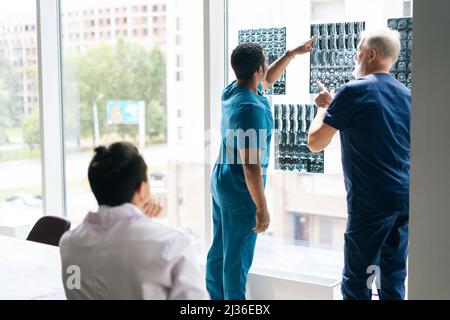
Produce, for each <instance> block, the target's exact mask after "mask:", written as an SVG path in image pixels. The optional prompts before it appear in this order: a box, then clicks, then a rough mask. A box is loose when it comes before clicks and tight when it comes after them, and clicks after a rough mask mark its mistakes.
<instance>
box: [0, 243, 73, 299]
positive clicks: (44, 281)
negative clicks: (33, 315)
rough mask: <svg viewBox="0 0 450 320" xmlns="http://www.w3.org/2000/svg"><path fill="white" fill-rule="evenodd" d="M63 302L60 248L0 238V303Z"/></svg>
mask: <svg viewBox="0 0 450 320" xmlns="http://www.w3.org/2000/svg"><path fill="white" fill-rule="evenodd" d="M62 299H65V294H64V288H63V283H62V276H61V261H60V256H59V248H58V247H53V246H48V245H45V244H40V243H36V242H31V241H26V240H19V239H15V238H9V237H3V236H0V300H62Z"/></svg>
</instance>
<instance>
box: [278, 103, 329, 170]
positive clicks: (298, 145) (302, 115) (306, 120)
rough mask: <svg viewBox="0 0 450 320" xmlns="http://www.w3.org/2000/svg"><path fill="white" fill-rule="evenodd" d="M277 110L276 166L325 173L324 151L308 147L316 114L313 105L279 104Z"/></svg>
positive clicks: (283, 168)
mask: <svg viewBox="0 0 450 320" xmlns="http://www.w3.org/2000/svg"><path fill="white" fill-rule="evenodd" d="M274 109H275V169H280V170H287V171H298V172H310V173H324V153H323V152H321V153H316V154H314V153H312V152H311V151H310V150H309V148H308V130H309V127H310V126H311V122H312V121H313V120H314V117H315V116H316V113H317V107H316V106H315V105H311V104H277V105H275V107H274Z"/></svg>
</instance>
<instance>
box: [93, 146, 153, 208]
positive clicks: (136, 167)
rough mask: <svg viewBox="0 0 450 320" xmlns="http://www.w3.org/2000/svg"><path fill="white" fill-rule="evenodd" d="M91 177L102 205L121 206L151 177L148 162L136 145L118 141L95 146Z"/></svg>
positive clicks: (94, 190) (95, 192)
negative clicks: (148, 171)
mask: <svg viewBox="0 0 450 320" xmlns="http://www.w3.org/2000/svg"><path fill="white" fill-rule="evenodd" d="M88 177H89V184H90V185H91V189H92V192H93V193H94V195H95V198H96V199H97V202H98V204H99V205H106V206H110V207H114V206H120V205H122V204H124V203H127V202H131V200H132V199H133V196H134V193H135V192H136V189H137V188H138V186H139V185H140V184H141V183H142V182H146V181H148V177H147V165H146V163H145V161H144V159H143V158H142V156H141V155H140V154H139V151H138V149H137V148H136V147H135V146H134V145H132V144H130V143H127V142H117V143H113V144H112V145H110V146H109V147H108V148H107V147H105V146H100V147H97V148H96V149H95V155H94V158H93V159H92V161H91V163H90V164H89V170H88Z"/></svg>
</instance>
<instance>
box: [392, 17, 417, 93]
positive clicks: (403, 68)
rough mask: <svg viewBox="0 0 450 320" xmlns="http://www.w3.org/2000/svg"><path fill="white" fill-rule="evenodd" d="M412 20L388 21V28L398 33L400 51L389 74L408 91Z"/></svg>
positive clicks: (410, 85)
mask: <svg viewBox="0 0 450 320" xmlns="http://www.w3.org/2000/svg"><path fill="white" fill-rule="evenodd" d="M412 23H413V19H412V18H400V19H389V20H388V23H387V24H388V27H389V28H390V29H392V30H397V31H398V32H400V42H401V50H400V56H399V57H398V61H397V63H396V64H394V66H393V67H392V69H391V74H392V75H393V76H394V77H395V78H396V79H397V80H398V81H400V82H401V83H403V84H404V85H405V86H407V87H408V88H409V89H411V87H412V59H411V57H412V41H413V40H412V39H413V30H412Z"/></svg>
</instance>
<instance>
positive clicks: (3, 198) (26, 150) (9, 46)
mask: <svg viewBox="0 0 450 320" xmlns="http://www.w3.org/2000/svg"><path fill="white" fill-rule="evenodd" d="M36 39H37V30H36V1H35V0H19V1H14V2H13V3H11V2H8V3H6V2H2V3H1V4H0V177H1V178H0V235H8V236H16V237H26V235H27V232H28V228H29V225H30V224H32V223H33V222H34V221H35V220H36V219H38V218H39V217H40V216H41V215H42V214H43V212H42V194H41V190H42V188H41V162H40V129H39V98H38V92H39V90H38V67H37V41H36Z"/></svg>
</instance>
